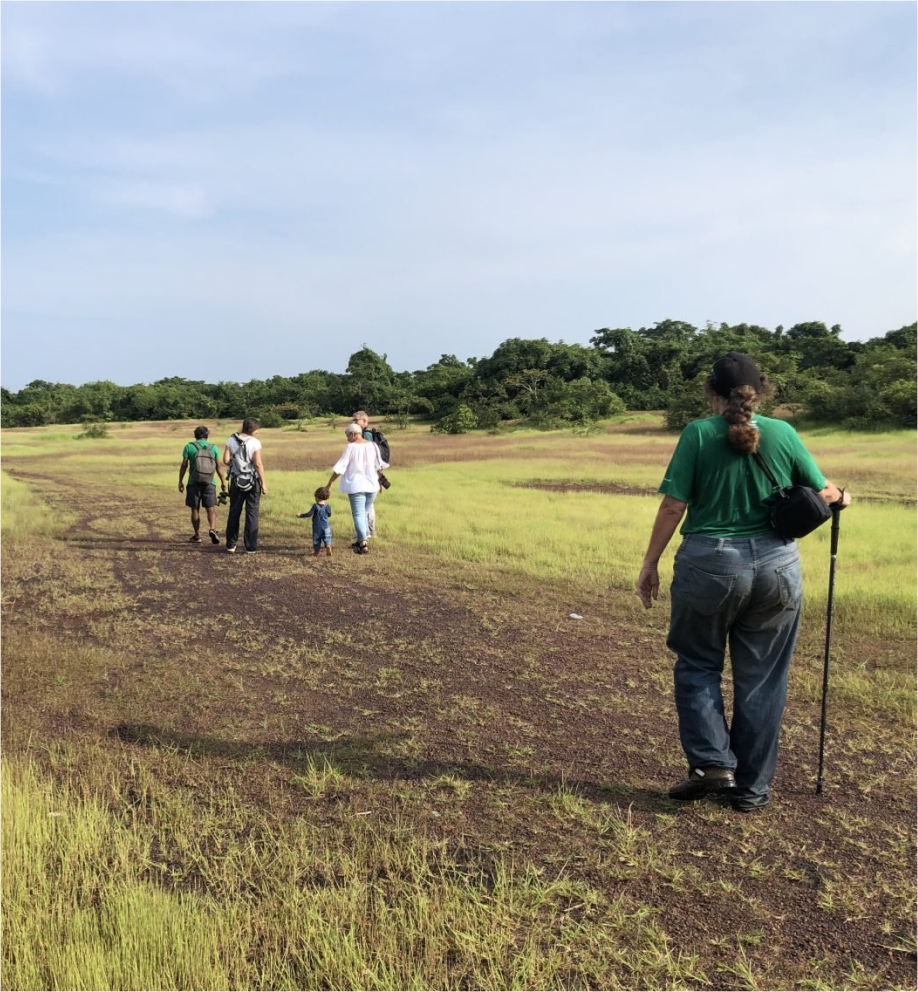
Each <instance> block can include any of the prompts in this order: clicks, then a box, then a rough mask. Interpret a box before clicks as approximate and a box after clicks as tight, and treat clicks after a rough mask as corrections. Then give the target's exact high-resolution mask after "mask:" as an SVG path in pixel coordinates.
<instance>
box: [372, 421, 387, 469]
mask: <svg viewBox="0 0 918 992" xmlns="http://www.w3.org/2000/svg"><path fill="white" fill-rule="evenodd" d="M370 433H371V434H372V435H373V443H374V444H376V445H377V446H378V447H379V453H380V455H381V456H382V460H383V461H384V462H388V461H389V442H388V441H387V440H386V435H385V434H383V432H382V431H378V430H377V429H376V428H375V427H371V428H370Z"/></svg>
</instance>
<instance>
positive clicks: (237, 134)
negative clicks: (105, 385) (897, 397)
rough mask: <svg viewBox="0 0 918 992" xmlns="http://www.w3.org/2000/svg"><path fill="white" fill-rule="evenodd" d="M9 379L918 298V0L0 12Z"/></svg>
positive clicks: (343, 358) (20, 6) (202, 367)
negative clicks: (917, 231)
mask: <svg viewBox="0 0 918 992" xmlns="http://www.w3.org/2000/svg"><path fill="white" fill-rule="evenodd" d="M0 39H2V63H0V68H2V262H3V267H2V370H0V377H2V382H3V385H4V386H6V387H7V388H9V389H13V390H17V389H19V388H21V387H22V386H24V385H25V384H26V383H27V382H29V381H31V380H33V379H39V378H40V379H48V380H52V381H60V382H71V383H82V382H86V381H91V380H95V379H112V380H114V381H115V382H117V383H119V384H121V385H129V384H133V383H136V382H152V381H154V380H156V379H159V378H163V377H166V376H172V375H180V376H185V377H188V378H194V379H204V380H207V381H219V380H237V381H245V380H248V379H251V378H267V377H270V376H272V375H295V374H297V373H299V372H305V371H308V370H311V369H326V370H328V371H332V372H342V371H344V368H345V366H346V364H347V360H348V357H349V355H350V354H352V353H353V352H354V351H356V350H358V349H359V348H361V347H362V346H363V345H364V344H366V345H368V346H369V347H371V348H373V349H374V350H376V351H378V352H380V353H385V354H386V355H387V356H388V358H389V361H390V363H391V365H392V366H393V368H395V369H396V370H397V371H404V370H408V371H414V370H417V369H421V368H424V367H426V366H427V365H429V364H431V363H433V362H435V361H437V359H438V358H439V357H440V355H441V354H443V353H451V354H456V355H458V357H460V358H462V359H465V358H469V357H484V356H486V355H490V354H491V353H492V352H493V351H494V349H495V348H496V347H497V345H498V344H500V342H501V341H503V340H505V339H506V338H509V337H527V338H533V337H547V338H549V339H550V340H552V341H559V340H560V341H566V342H568V343H574V342H580V343H587V342H588V340H589V338H590V336H591V335H592V334H593V333H594V331H595V330H596V329H597V328H601V327H606V326H611V327H622V326H630V327H634V328H637V327H639V326H642V325H651V324H653V323H655V322H656V321H659V320H663V319H666V318H673V319H679V320H687V321H690V322H691V323H693V324H696V325H698V326H703V325H704V323H705V322H706V321H707V320H711V321H714V322H715V323H719V322H720V321H727V322H729V323H736V322H740V321H748V322H755V323H759V324H764V325H765V326H767V327H774V326H776V325H777V324H784V325H785V326H790V325H791V324H793V323H796V322H799V321H804V320H823V321H825V322H826V323H827V324H835V323H838V324H841V325H842V328H843V331H844V336H845V337H846V338H851V339H854V338H861V339H863V338H868V337H873V336H877V335H880V334H883V333H885V332H886V331H887V330H891V329H893V328H897V327H899V326H901V325H902V324H906V323H911V322H912V321H913V320H915V318H916V309H918V305H916V269H918V266H916V262H918V260H916V230H915V226H916V203H915V199H916V169H918V161H916V112H918V110H916V6H915V4H913V3H908V2H901V3H900V2H843V3H834V2H813V3H809V2H790V3H788V2H784V3H773V2H764V3H760V2H738V3H737V2H714V3H702V2H699V3H695V2H680V3H667V2H660V3H647V2H638V3H629V2H621V3H616V2H598V3H578V2H564V3H560V2H543V3H528V2H517V3H495V2H490V3H467V2H456V3H450V2H445V3H430V2H421V3H399V2H382V3H360V2H358V3H324V2H316V3H312V2H308V3H303V2H285V3H277V2H274V3H269V2H265V3H246V2H243V3H224V2H213V3H196V2H189V3H172V2H156V3H149V2H138V3H129V2H113V3H112V2H106V3H82V2H71V3H26V2H20V0H4V2H3V5H2V34H0Z"/></svg>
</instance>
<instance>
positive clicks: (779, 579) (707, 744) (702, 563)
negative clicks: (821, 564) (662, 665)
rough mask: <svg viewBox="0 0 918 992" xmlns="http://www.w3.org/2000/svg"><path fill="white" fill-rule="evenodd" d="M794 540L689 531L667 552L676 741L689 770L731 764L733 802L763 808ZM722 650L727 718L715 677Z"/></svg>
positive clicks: (795, 589)
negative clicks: (729, 676) (729, 685)
mask: <svg viewBox="0 0 918 992" xmlns="http://www.w3.org/2000/svg"><path fill="white" fill-rule="evenodd" d="M802 598H803V585H802V582H801V577H800V559H799V557H798V554H797V545H796V544H795V543H794V542H793V541H785V540H784V538H781V537H777V536H775V537H772V536H766V537H756V538H747V539H744V540H740V539H735V538H734V539H730V538H717V537H706V536H703V535H700V534H689V535H687V536H686V538H685V540H684V541H683V542H682V546H681V547H680V548H679V551H678V552H677V554H676V560H675V567H674V574H673V585H672V609H671V614H670V629H669V636H668V637H667V640H666V644H667V646H668V647H669V648H670V650H672V651H675V653H676V655H677V658H676V665H675V668H674V670H673V677H674V681H675V689H676V710H677V712H678V714H679V738H680V740H681V742H682V749H683V750H684V751H685V756H686V758H687V759H688V763H689V767H690V768H698V767H700V766H703V765H717V766H719V767H721V768H732V769H735V775H736V792H735V793H734V795H735V796H736V797H737V798H743V799H747V800H749V801H750V802H753V803H760V804H761V805H764V804H765V803H767V802H768V796H769V793H770V792H771V780H772V779H773V778H774V774H775V766H776V765H777V761H778V736H779V734H780V731H781V717H782V715H783V713H784V704H785V701H786V700H787V675H788V670H789V668H790V662H791V656H792V655H793V653H794V645H795V643H796V641H797V630H798V628H799V625H800V615H801V600H802ZM728 644H729V646H730V662H731V667H732V670H733V720H732V722H731V725H730V727H729V728H728V727H727V721H726V719H725V717H724V699H723V693H722V691H721V675H722V673H723V668H724V654H725V651H726V647H727V645H728Z"/></svg>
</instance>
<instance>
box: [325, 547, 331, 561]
mask: <svg viewBox="0 0 918 992" xmlns="http://www.w3.org/2000/svg"><path fill="white" fill-rule="evenodd" d="M325 554H326V556H327V557H328V558H331V545H330V544H329V545H328V547H327V548H326V549H325Z"/></svg>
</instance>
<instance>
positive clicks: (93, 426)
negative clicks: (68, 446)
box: [77, 420, 108, 438]
mask: <svg viewBox="0 0 918 992" xmlns="http://www.w3.org/2000/svg"><path fill="white" fill-rule="evenodd" d="M77 437H78V438H79V437H89V438H98V437H108V424H106V423H104V422H103V421H101V420H87V421H85V422H84V423H83V433H82V434H77Z"/></svg>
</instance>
